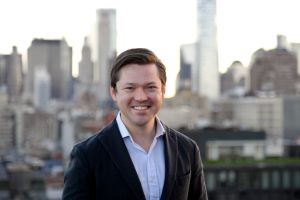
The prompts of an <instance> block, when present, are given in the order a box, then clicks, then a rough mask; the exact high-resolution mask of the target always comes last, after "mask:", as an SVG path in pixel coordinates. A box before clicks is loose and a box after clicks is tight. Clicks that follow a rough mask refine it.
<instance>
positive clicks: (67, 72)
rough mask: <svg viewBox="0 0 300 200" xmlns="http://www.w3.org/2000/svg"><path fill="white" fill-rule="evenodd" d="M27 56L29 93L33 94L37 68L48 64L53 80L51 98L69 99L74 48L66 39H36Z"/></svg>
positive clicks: (47, 67)
mask: <svg viewBox="0 0 300 200" xmlns="http://www.w3.org/2000/svg"><path fill="white" fill-rule="evenodd" d="M27 56H28V59H27V60H28V74H27V93H28V94H29V95H30V96H32V94H33V82H34V81H33V80H34V73H35V71H36V69H37V68H38V67H39V66H46V69H47V71H48V73H49V75H50V80H51V98H54V99H60V100H68V98H69V97H70V84H71V81H72V62H71V61H72V49H71V47H69V46H68V44H67V42H66V40H65V39H62V40H45V39H34V40H33V41H32V43H31V46H30V47H29V48H28V53H27Z"/></svg>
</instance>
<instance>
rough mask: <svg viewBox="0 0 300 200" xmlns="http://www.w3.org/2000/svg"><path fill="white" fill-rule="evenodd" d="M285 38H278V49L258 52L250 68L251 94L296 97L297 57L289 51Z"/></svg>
mask: <svg viewBox="0 0 300 200" xmlns="http://www.w3.org/2000/svg"><path fill="white" fill-rule="evenodd" d="M282 39H284V37H282V36H278V37H277V47H276V48H275V49H271V50H268V51H265V50H263V49H259V50H257V51H256V52H255V53H254V55H253V56H252V57H253V58H252V61H251V64H250V66H249V68H250V92H251V93H253V94H255V95H267V94H268V95H280V96H282V95H295V94H296V82H297V79H298V74H297V57H296V54H295V53H294V52H291V51H289V50H288V48H287V46H286V45H284V43H285V42H283V41H282Z"/></svg>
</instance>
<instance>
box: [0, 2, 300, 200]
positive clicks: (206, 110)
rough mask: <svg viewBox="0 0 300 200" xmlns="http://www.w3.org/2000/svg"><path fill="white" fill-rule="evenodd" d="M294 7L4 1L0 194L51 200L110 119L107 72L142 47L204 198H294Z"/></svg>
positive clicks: (299, 164) (298, 45)
mask: <svg viewBox="0 0 300 200" xmlns="http://www.w3.org/2000/svg"><path fill="white" fill-rule="evenodd" d="M299 7H300V2H299V1H297V0H277V1H272V0H243V1H240V0H226V1H221V0H151V1H150V0H100V1H96V0H95V1H93V0H85V1H81V0H78V1H71V0H60V1H58V0H52V1H49V0H39V1H38V0H27V1H21V0H11V1H7V2H2V3H1V6H0V19H1V23H0V27H1V31H0V199H1V200H2V199H3V200H11V199H12V200H15V199H19V200H21V199H38V200H43V199H48V200H59V199H61V194H62V188H63V175H64V170H65V169H66V167H67V165H68V161H69V154H70V151H71V149H72V147H73V145H74V144H76V143H77V142H79V141H81V140H83V139H85V138H87V137H89V136H91V135H93V134H95V133H97V131H99V130H100V129H101V128H103V127H104V126H105V125H107V124H108V123H110V122H111V120H112V119H114V116H115V114H116V107H115V105H114V103H113V101H112V99H111V98H110V96H109V90H108V87H109V71H110V66H111V63H112V61H113V60H114V58H115V57H116V56H117V55H118V54H119V53H120V52H122V51H123V50H125V49H128V48H135V47H146V48H149V49H151V50H153V51H154V52H155V53H156V54H157V55H158V56H159V57H160V58H161V59H162V61H163V62H164V63H165V65H166V67H167V76H168V83H167V94H166V98H165V101H164V106H163V108H162V110H161V111H160V112H159V117H160V119H161V120H162V121H164V122H165V123H166V124H167V125H168V126H170V127H172V128H174V129H177V130H180V131H181V132H182V133H184V134H186V135H187V136H188V137H191V138H193V139H194V140H195V141H196V142H197V144H198V145H199V148H200V151H201V156H202V159H203V162H204V171H205V179H206V184H207V190H208V194H209V199H210V200H238V199H243V200H244V199H249V200H252V199H256V200H257V199H272V200H273V199H275V200H276V199H280V200H283V199H289V200H293V199H300V62H299V59H300V28H299V27H298V26H297V24H298V19H299V18H300V12H299V11H298V9H299Z"/></svg>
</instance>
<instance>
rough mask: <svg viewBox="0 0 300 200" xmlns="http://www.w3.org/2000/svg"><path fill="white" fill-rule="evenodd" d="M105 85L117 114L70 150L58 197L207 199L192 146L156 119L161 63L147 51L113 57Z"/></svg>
mask: <svg viewBox="0 0 300 200" xmlns="http://www.w3.org/2000/svg"><path fill="white" fill-rule="evenodd" d="M110 85H111V86H110V93H111V96H112V98H113V100H114V101H115V102H116V104H117V105H118V108H119V110H120V111H119V113H118V115H117V117H116V119H114V120H113V122H112V123H111V124H109V125H108V126H107V127H105V128H104V129H103V130H101V131H100V132H99V133H98V134H96V135H94V136H92V137H91V138H89V139H87V140H85V141H83V142H81V143H79V144H77V145H76V146H75V147H74V149H73V150H72V153H71V160H70V164H69V168H68V170H67V171H66V174H65V187H64V191H63V199H64V200H67V199H72V200H74V199H80V200H82V199H107V200H112V199H125V200H126V199H128V200H159V199H164V200H167V199H168V200H169V199H170V200H185V199H191V200H193V199H197V200H198V199H199V200H203V199H207V193H206V186H205V183H204V174H203V165H202V162H201V159H200V152H199V149H198V147H197V145H196V143H195V142H194V141H192V140H191V139H189V138H187V137H186V136H184V135H182V134H181V133H178V132H176V131H174V130H172V129H170V128H168V127H167V126H166V125H164V124H163V123H162V122H160V120H159V119H158V117H157V116H156V114H157V113H158V111H159V110H160V108H161V105H162V101H163V97H164V94H165V87H166V70H165V66H164V64H163V63H162V62H161V61H160V60H159V59H158V58H157V57H156V55H155V54H154V53H153V52H151V51H150V50H148V49H143V48H137V49H129V50H127V51H125V52H123V53H121V54H120V55H119V56H118V57H117V58H116V60H115V62H114V64H113V66H112V70H111V84H110Z"/></svg>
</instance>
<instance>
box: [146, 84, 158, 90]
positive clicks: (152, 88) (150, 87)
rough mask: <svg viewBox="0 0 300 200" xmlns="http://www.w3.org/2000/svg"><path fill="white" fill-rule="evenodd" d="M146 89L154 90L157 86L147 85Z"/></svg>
mask: <svg viewBox="0 0 300 200" xmlns="http://www.w3.org/2000/svg"><path fill="white" fill-rule="evenodd" d="M148 89H150V90H156V89H157V86H156V85H149V86H148Z"/></svg>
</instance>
